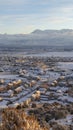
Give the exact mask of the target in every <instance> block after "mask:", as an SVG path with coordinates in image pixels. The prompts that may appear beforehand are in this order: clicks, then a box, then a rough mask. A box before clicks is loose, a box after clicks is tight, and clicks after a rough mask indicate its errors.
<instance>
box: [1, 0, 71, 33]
mask: <svg viewBox="0 0 73 130" xmlns="http://www.w3.org/2000/svg"><path fill="white" fill-rule="evenodd" d="M36 29H41V30H47V29H56V30H59V29H73V0H0V33H2V34H4V33H7V34H27V33H30V32H32V31H33V30H36Z"/></svg>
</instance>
